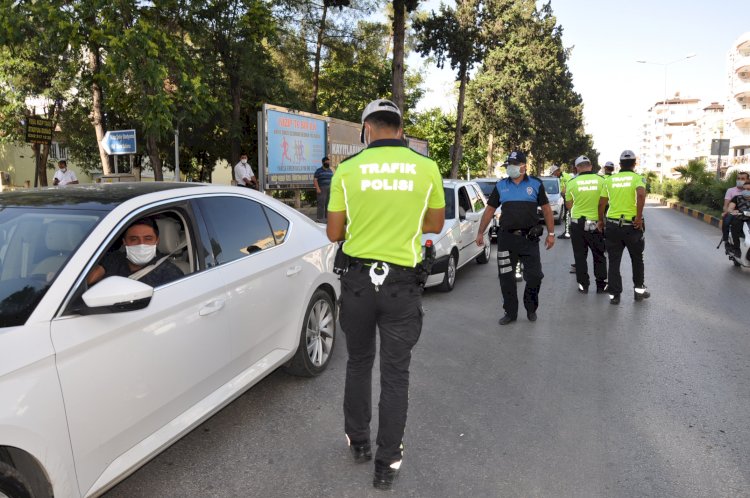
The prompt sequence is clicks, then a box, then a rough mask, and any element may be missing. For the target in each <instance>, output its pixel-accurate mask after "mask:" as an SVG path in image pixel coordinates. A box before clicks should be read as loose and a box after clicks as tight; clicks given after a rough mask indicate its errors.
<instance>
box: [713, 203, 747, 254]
mask: <svg viewBox="0 0 750 498" xmlns="http://www.w3.org/2000/svg"><path fill="white" fill-rule="evenodd" d="M742 214H743V215H744V218H745V221H743V222H742V232H743V234H744V236H745V237H744V238H740V240H738V241H736V240H734V237H733V236H732V233H731V230H730V232H729V238H728V239H727V241H726V242H725V243H724V252H725V253H726V255H727V257H728V258H729V260H730V261H732V263H733V264H734V266H741V267H744V268H750V211H742ZM719 245H721V244H719Z"/></svg>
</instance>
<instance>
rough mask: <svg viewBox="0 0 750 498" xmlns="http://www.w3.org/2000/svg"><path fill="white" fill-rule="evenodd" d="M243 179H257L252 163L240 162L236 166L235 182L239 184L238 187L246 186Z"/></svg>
mask: <svg viewBox="0 0 750 498" xmlns="http://www.w3.org/2000/svg"><path fill="white" fill-rule="evenodd" d="M243 178H249V179H251V180H252V179H253V178H255V175H254V174H253V169H252V168H251V167H250V163H245V164H242V161H240V162H238V163H237V164H235V165H234V181H236V182H237V185H245V182H244V181H243Z"/></svg>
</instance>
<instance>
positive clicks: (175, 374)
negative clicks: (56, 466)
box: [51, 205, 229, 494]
mask: <svg viewBox="0 0 750 498" xmlns="http://www.w3.org/2000/svg"><path fill="white" fill-rule="evenodd" d="M163 209H169V210H171V212H174V213H177V214H178V215H179V216H180V217H181V218H182V220H183V222H184V225H185V229H186V230H185V232H186V233H185V235H186V237H187V240H188V250H189V251H193V254H194V255H196V259H197V261H198V264H197V265H196V266H197V267H196V268H193V269H192V271H191V272H190V273H189V274H188V275H185V276H184V277H182V278H179V279H178V280H175V281H172V282H169V283H167V284H164V285H162V286H159V287H156V288H155V289H154V291H153V297H152V298H151V300H150V302H149V303H148V306H146V307H145V308H143V309H139V310H134V311H124V312H119V313H103V314H93V315H81V314H77V313H75V312H74V311H73V309H74V308H75V306H76V304H75V301H76V300H75V298H74V299H73V302H72V303H71V306H70V307H69V308H68V310H66V312H64V313H62V316H59V317H58V318H56V319H54V320H53V321H52V323H51V334H52V341H53V344H54V347H55V351H56V356H57V369H58V375H59V379H60V385H61V387H62V393H63V398H64V402H65V409H66V413H67V419H68V425H69V428H70V440H71V444H72V448H73V453H74V458H75V463H76V470H77V475H78V481H79V486H80V489H81V492H82V493H83V494H85V493H87V491H88V490H90V489H91V488H92V487H96V488H98V487H100V486H101V485H104V484H106V483H107V482H109V481H110V480H111V479H112V478H113V477H114V476H116V475H119V474H121V473H122V472H125V471H127V469H129V468H131V467H132V466H133V465H136V464H139V463H140V462H142V461H143V459H144V458H145V457H146V456H147V455H149V454H151V453H153V452H155V451H157V450H158V449H160V448H161V447H163V446H165V445H167V444H169V443H171V442H172V441H173V440H174V437H175V436H176V434H178V433H180V432H182V431H184V430H186V429H188V428H189V427H191V425H192V424H193V423H194V422H195V420H197V418H199V417H200V416H201V415H203V414H205V413H206V411H207V410H210V409H211V408H212V407H211V406H210V403H209V404H204V405H200V402H201V401H202V400H205V399H206V398H207V397H208V396H209V395H210V394H211V393H213V392H214V391H215V390H216V389H217V388H219V387H220V386H222V385H223V384H225V383H226V382H227V381H228V377H227V365H228V363H229V336H228V330H229V319H228V316H227V313H226V311H225V310H224V309H223V306H224V303H225V302H226V300H227V295H226V285H225V282H224V280H223V279H222V277H221V275H219V274H217V273H216V272H213V271H210V270H209V271H206V264H205V260H203V261H201V258H199V257H198V256H199V255H200V254H201V251H199V250H198V247H197V244H196V242H197V230H196V229H195V223H194V222H193V219H192V213H191V211H190V209H189V207H188V206H187V205H175V206H168V207H165V208H163ZM144 214H145V213H144V212H143V211H141V212H138V213H137V214H136V215H134V216H127V217H125V218H124V219H123V220H122V221H121V222H120V223H119V224H118V225H117V230H116V231H115V232H113V233H112V234H110V236H109V237H107V238H106V239H103V244H102V249H101V252H102V253H103V252H104V249H105V248H107V247H109V246H110V245H111V244H112V243H113V242H115V243H116V241H117V240H118V238H121V237H122V234H123V233H124V230H125V228H126V227H127V226H129V224H130V222H132V221H133V220H134V219H136V218H137V217H142V216H143V215H144ZM110 216H114V214H111V215H110ZM95 261H98V259H93V260H92V263H91V265H90V266H88V267H86V269H85V271H84V272H83V273H82V274H81V277H80V278H79V284H78V285H79V286H80V287H83V286H85V284H84V277H85V276H86V275H87V274H88V272H89V271H90V270H91V269H92V267H93V263H94V262H95ZM194 264H195V263H194ZM113 278H118V277H113ZM105 280H106V279H105ZM94 285H95V286H96V285H102V283H101V282H100V283H97V284H94ZM92 289H93V287H92ZM81 290H83V289H81ZM78 294H80V292H79V293H78ZM74 295H75V294H74ZM204 403H205V402H204Z"/></svg>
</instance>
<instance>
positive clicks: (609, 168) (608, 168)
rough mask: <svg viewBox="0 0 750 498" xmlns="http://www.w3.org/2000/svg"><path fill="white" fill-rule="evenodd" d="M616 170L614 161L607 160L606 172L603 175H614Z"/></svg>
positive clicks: (605, 164)
mask: <svg viewBox="0 0 750 498" xmlns="http://www.w3.org/2000/svg"><path fill="white" fill-rule="evenodd" d="M614 172H615V163H613V162H612V161H607V162H606V163H604V174H603V175H602V176H612V174H613V173H614Z"/></svg>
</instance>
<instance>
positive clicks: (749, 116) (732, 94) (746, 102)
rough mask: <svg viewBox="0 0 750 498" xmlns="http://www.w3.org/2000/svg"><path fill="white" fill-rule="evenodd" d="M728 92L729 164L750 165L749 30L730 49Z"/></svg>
mask: <svg viewBox="0 0 750 498" xmlns="http://www.w3.org/2000/svg"><path fill="white" fill-rule="evenodd" d="M727 70H728V76H729V94H728V96H727V105H726V109H725V114H726V121H727V130H726V133H725V137H726V138H729V147H730V160H729V162H730V166H736V167H738V168H744V167H746V165H747V166H748V167H750V31H748V32H746V33H744V34H743V35H741V36H740V37H739V38H737V40H736V41H735V42H734V44H733V45H732V48H731V49H730V50H729V56H728V64H727Z"/></svg>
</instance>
